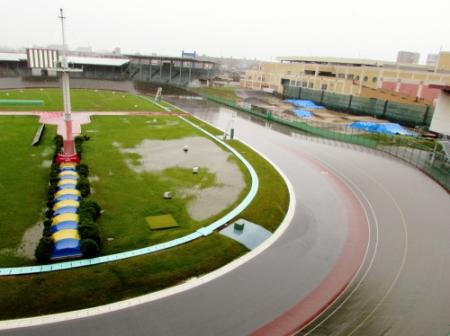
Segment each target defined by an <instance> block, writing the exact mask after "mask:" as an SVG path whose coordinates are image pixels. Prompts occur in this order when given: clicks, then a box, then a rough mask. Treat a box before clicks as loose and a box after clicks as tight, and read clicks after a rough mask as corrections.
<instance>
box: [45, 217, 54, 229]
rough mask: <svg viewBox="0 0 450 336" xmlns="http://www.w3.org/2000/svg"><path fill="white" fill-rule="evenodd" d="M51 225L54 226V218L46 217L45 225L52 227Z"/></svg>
mask: <svg viewBox="0 0 450 336" xmlns="http://www.w3.org/2000/svg"><path fill="white" fill-rule="evenodd" d="M50 226H52V220H51V219H50V218H47V219H45V220H44V227H46V228H47V227H48V228H49V227H50Z"/></svg>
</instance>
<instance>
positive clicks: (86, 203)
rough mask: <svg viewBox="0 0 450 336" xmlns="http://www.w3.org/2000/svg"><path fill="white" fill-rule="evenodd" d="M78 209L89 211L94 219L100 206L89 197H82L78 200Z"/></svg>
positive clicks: (98, 214)
mask: <svg viewBox="0 0 450 336" xmlns="http://www.w3.org/2000/svg"><path fill="white" fill-rule="evenodd" d="M79 210H80V211H84V210H86V211H89V212H91V213H92V215H93V218H94V220H95V219H97V218H98V216H100V212H101V211H102V208H101V207H100V205H98V203H97V202H96V201H94V200H93V199H90V198H84V199H82V200H81V202H80V208H79Z"/></svg>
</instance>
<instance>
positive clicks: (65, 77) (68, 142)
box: [58, 8, 76, 156]
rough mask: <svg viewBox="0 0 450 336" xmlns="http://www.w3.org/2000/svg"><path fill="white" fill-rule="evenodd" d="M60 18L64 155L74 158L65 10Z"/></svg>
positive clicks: (60, 11)
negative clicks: (64, 128) (64, 136)
mask: <svg viewBox="0 0 450 336" xmlns="http://www.w3.org/2000/svg"><path fill="white" fill-rule="evenodd" d="M59 13H60V14H59V16H58V18H59V19H60V20H61V34H62V43H63V44H62V50H61V81H62V89H63V98H64V122H65V125H66V139H65V141H64V155H65V156H73V155H76V153H75V148H74V141H73V134H72V107H71V104H70V84H69V65H68V61H67V45H66V36H65V29H64V20H65V19H66V17H65V16H64V10H63V9H62V8H60V9H59Z"/></svg>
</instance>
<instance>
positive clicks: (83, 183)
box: [77, 176, 91, 197]
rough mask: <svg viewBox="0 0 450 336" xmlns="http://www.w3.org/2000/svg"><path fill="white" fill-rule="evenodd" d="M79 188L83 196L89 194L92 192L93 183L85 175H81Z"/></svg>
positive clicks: (78, 183)
mask: <svg viewBox="0 0 450 336" xmlns="http://www.w3.org/2000/svg"><path fill="white" fill-rule="evenodd" d="M77 189H78V190H79V191H80V193H81V196H82V197H87V196H89V195H90V194H91V185H90V183H89V180H88V179H87V178H86V177H84V176H80V178H79V179H78V182H77Z"/></svg>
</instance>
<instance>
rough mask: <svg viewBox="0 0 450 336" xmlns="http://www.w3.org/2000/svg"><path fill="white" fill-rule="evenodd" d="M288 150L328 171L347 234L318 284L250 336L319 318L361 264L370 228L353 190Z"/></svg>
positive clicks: (286, 331)
mask: <svg viewBox="0 0 450 336" xmlns="http://www.w3.org/2000/svg"><path fill="white" fill-rule="evenodd" d="M286 149H287V150H289V151H290V152H292V153H294V154H295V155H296V156H298V157H300V158H302V159H303V160H304V161H305V162H308V163H309V164H310V165H311V166H312V167H313V168H314V169H316V170H318V171H320V172H322V171H328V174H327V175H325V178H326V179H327V180H328V182H329V183H330V184H331V185H332V186H333V188H334V189H335V190H336V192H337V193H338V195H340V196H341V199H342V201H343V203H344V207H345V210H346V213H347V219H348V221H347V225H348V234H347V239H346V241H345V244H344V247H343V249H342V252H341V255H340V256H339V258H338V260H337V262H336V264H335V265H334V267H333V268H332V269H331V271H330V272H329V273H328V274H327V275H326V276H325V278H324V279H323V280H322V282H321V283H319V284H318V286H317V287H316V288H315V289H314V290H313V291H312V292H310V293H309V294H308V295H306V296H305V297H304V298H302V299H301V300H300V301H299V302H298V303H297V304H295V305H294V306H293V307H292V308H290V309H289V310H288V311H286V312H284V313H283V314H282V315H280V316H279V317H277V318H276V319H275V320H273V321H272V322H269V323H268V324H266V325H264V326H262V327H261V328H259V329H257V330H256V331H254V332H253V333H252V334H251V335H253V336H260V335H271V336H272V335H292V334H294V333H296V332H299V331H300V330H302V329H303V328H305V327H306V326H307V325H308V324H309V323H310V322H312V321H313V320H314V319H315V318H316V317H318V316H319V315H320V314H321V313H322V312H323V311H324V310H325V309H326V308H327V307H328V306H329V305H330V304H331V303H333V302H334V300H336V299H337V298H338V297H339V295H340V294H341V293H342V292H343V291H344V290H345V289H346V288H347V286H348V285H349V284H350V282H351V281H352V279H353V278H354V276H355V275H356V273H357V272H358V270H359V268H360V267H361V265H362V263H363V262H364V257H365V254H366V249H367V246H368V243H369V226H368V223H367V218H366V215H365V212H364V209H363V207H362V205H361V203H360V202H359V200H358V198H357V197H356V196H355V194H354V193H353V192H352V190H351V189H350V188H349V187H348V186H347V185H346V184H344V183H343V182H342V180H341V179H340V178H339V177H337V176H336V175H334V174H333V173H332V172H331V171H329V169H328V168H327V167H325V166H322V165H321V164H319V163H318V162H316V161H315V160H313V159H311V158H310V157H309V156H307V155H305V154H304V153H302V152H300V151H298V150H292V149H290V148H288V147H286Z"/></svg>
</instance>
